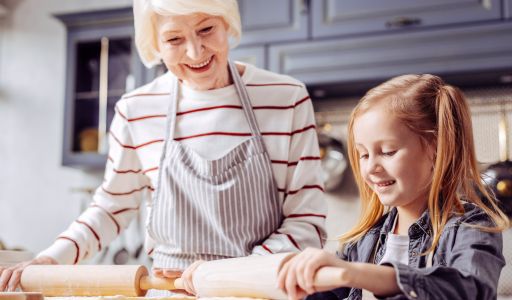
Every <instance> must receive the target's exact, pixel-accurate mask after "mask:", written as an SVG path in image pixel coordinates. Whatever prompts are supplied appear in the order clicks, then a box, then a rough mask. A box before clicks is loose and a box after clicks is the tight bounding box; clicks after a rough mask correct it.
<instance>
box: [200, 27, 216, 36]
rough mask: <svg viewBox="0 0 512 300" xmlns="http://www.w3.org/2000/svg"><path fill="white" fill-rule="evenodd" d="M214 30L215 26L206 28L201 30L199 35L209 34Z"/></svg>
mask: <svg viewBox="0 0 512 300" xmlns="http://www.w3.org/2000/svg"><path fill="white" fill-rule="evenodd" d="M212 29H213V26H208V27H205V28H203V29H201V30H199V33H202V34H205V33H209V32H210V31H212Z"/></svg>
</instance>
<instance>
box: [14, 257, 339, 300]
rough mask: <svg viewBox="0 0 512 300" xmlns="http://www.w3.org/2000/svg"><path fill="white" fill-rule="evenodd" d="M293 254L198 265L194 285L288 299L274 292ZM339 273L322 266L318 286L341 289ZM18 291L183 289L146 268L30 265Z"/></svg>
mask: <svg viewBox="0 0 512 300" xmlns="http://www.w3.org/2000/svg"><path fill="white" fill-rule="evenodd" d="M291 255H292V254H291V253H281V254H272V255H266V256H248V257H239V258H228V259H221V260H216V261H208V262H205V263H203V264H201V265H199V266H198V268H197V269H196V270H195V271H194V274H193V278H192V281H193V284H194V287H195V289H196V293H197V296H198V297H252V298H265V299H278V300H279V299H287V296H286V294H284V292H283V291H281V290H280V289H279V288H277V275H278V272H279V270H280V269H281V267H282V265H283V264H284V263H285V262H286V261H288V259H289V258H291ZM341 277H342V270H341V269H339V268H333V267H323V268H321V269H319V270H318V272H317V274H316V276H315V286H316V287H330V286H336V285H339V282H340V280H341ZM21 288H22V290H23V291H26V292H40V293H42V294H43V295H45V296H115V295H124V296H144V295H145V294H146V291H147V290H148V289H161V290H175V289H183V281H182V280H181V278H178V279H176V280H173V279H165V278H159V277H150V276H148V271H147V269H146V268H145V267H144V266H137V265H135V266H105V265H30V266H28V267H26V268H25V270H24V271H23V273H22V274H21Z"/></svg>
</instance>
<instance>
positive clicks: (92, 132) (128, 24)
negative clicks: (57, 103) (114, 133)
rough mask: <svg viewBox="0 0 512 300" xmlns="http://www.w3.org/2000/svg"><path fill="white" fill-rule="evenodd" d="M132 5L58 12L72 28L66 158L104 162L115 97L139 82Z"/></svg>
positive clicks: (90, 164)
mask: <svg viewBox="0 0 512 300" xmlns="http://www.w3.org/2000/svg"><path fill="white" fill-rule="evenodd" d="M130 16H131V9H119V10H111V11H101V12H87V13H77V14H69V15H60V16H57V18H59V19H60V20H62V21H63V22H64V23H65V24H66V26H67V29H68V35H67V60H66V93H65V114H64V135H63V151H62V163H63V165H67V166H76V167H84V168H102V167H104V165H105V162H106V152H107V148H108V145H107V134H108V130H109V127H110V123H111V121H112V119H113V116H114V113H115V104H116V102H117V100H119V99H120V98H121V96H122V95H123V94H124V93H126V92H127V91H129V90H131V89H133V88H134V87H135V86H137V85H140V84H141V81H142V80H141V79H142V78H141V77H142V76H141V75H142V71H143V66H142V64H141V63H140V61H139V60H138V57H137V55H136V53H135V47H134V45H133V25H132V21H131V19H130Z"/></svg>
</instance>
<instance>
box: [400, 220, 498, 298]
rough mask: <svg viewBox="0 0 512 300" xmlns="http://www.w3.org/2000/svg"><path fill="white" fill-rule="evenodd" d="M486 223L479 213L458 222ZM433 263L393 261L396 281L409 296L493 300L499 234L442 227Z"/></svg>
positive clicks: (462, 226) (488, 224)
mask: <svg viewBox="0 0 512 300" xmlns="http://www.w3.org/2000/svg"><path fill="white" fill-rule="evenodd" d="M462 222H465V223H470V224H473V225H475V224H478V225H484V226H490V225H491V224H490V222H488V221H487V217H486V216H484V215H483V213H482V214H480V213H478V214H472V216H471V217H470V219H468V218H466V220H465V221H464V220H461V221H459V222H458V223H459V224H460V223H462ZM434 257H435V260H434V266H433V267H429V268H422V269H416V268H411V267H410V266H407V265H403V264H393V268H394V269H395V272H396V276H397V281H398V284H399V287H400V289H401V290H402V292H403V294H404V295H406V296H407V297H408V298H409V299H439V300H443V299H446V300H448V299H450V300H457V299H460V300H462V299H475V300H476V299H495V298H496V291H497V285H498V279H499V276H500V272H501V269H502V268H503V266H504V265H505V260H504V258H503V255H502V236H501V233H490V232H484V231H481V230H480V229H478V228H474V227H470V226H467V225H464V224H460V225H457V224H455V225H452V226H449V227H447V228H445V232H443V235H442V237H441V239H440V242H439V245H438V247H437V250H436V255H435V256H434Z"/></svg>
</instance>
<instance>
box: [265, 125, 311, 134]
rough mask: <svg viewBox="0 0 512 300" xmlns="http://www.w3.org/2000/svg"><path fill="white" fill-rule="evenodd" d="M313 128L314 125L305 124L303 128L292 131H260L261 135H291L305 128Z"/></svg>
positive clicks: (305, 129)
mask: <svg viewBox="0 0 512 300" xmlns="http://www.w3.org/2000/svg"><path fill="white" fill-rule="evenodd" d="M315 128H316V126H315V125H309V126H306V127H304V128H301V129H297V130H294V131H292V132H262V133H261V135H286V136H292V135H295V134H297V133H302V132H304V131H307V130H310V129H315Z"/></svg>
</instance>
